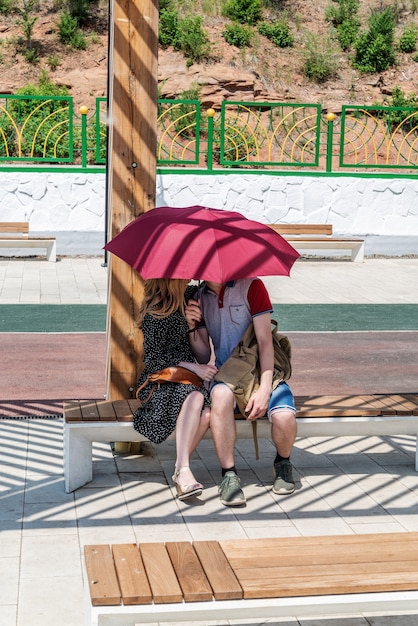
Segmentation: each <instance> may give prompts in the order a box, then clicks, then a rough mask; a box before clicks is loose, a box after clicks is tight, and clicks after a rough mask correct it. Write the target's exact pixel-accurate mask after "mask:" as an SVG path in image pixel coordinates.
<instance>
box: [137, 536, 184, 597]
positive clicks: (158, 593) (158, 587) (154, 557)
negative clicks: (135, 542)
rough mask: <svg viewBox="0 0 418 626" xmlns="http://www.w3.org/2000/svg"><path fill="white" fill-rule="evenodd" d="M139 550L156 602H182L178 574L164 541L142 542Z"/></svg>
mask: <svg viewBox="0 0 418 626" xmlns="http://www.w3.org/2000/svg"><path fill="white" fill-rule="evenodd" d="M139 551H140V553H141V556H142V561H143V563H144V566H145V571H146V573H147V577H148V581H149V584H150V587H151V591H152V595H153V598H154V602H155V603H156V604H166V603H170V602H182V600H183V594H182V592H181V588H180V585H179V582H178V580H177V576H176V574H175V571H174V569H173V566H172V564H171V561H170V557H169V556H168V553H167V550H166V547H165V545H164V544H162V543H141V544H140V546H139Z"/></svg>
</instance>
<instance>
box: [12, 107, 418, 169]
mask: <svg viewBox="0 0 418 626" xmlns="http://www.w3.org/2000/svg"><path fill="white" fill-rule="evenodd" d="M107 128H108V113H107V101H106V98H97V100H96V107H95V110H94V111H93V112H92V113H91V114H89V112H88V110H87V108H86V107H81V108H80V112H79V114H76V113H74V111H73V102H72V98H71V97H65V96H54V97H43V96H13V95H0V162H2V164H3V165H10V166H11V165H13V164H16V162H22V161H23V162H36V163H39V164H46V163H47V164H57V163H72V164H74V165H78V166H81V167H82V168H86V169H88V168H89V167H90V166H92V165H99V166H100V165H103V166H105V165H106V160H107V145H108V144H107ZM157 163H158V166H159V167H160V168H164V169H165V168H169V169H170V171H172V172H175V171H184V168H187V169H188V170H190V171H193V170H194V169H199V170H206V171H213V170H217V171H219V170H228V171H230V170H234V171H240V170H244V171H248V170H254V169H256V170H266V171H269V172H272V171H280V172H282V173H286V172H301V171H303V170H305V171H306V170H309V171H312V172H327V173H330V172H353V173H355V172H357V173H358V172H361V173H363V174H364V173H371V172H372V171H373V172H374V173H376V172H381V173H385V172H386V173H387V172H388V171H389V170H390V172H393V173H395V172H399V173H402V174H405V173H406V174H410V175H416V171H417V169H418V110H417V109H416V108H413V107H384V106H357V105H355V106H354V105H344V106H343V107H342V111H341V114H340V115H334V114H326V115H324V114H323V113H322V110H321V105H319V104H303V103H282V102H234V101H224V102H223V103H222V106H221V109H220V110H219V111H215V110H214V109H205V110H203V109H202V106H201V103H200V102H199V101H198V100H180V99H179V100H166V99H159V101H158V121H157ZM179 168H180V170H179Z"/></svg>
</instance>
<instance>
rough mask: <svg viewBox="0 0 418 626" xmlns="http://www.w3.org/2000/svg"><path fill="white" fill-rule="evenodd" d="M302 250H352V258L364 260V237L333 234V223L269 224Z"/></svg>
mask: <svg viewBox="0 0 418 626" xmlns="http://www.w3.org/2000/svg"><path fill="white" fill-rule="evenodd" d="M269 226H270V228H272V229H273V230H275V231H276V232H277V233H280V234H281V235H283V236H284V237H285V238H286V239H287V241H289V242H290V243H291V244H292V246H293V247H294V248H296V250H297V251H298V252H299V251H300V250H314V249H321V250H350V251H351V260H352V261H356V262H358V263H361V262H363V261H364V239H359V238H358V237H342V236H335V235H333V234H332V224H269Z"/></svg>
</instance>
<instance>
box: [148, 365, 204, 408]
mask: <svg viewBox="0 0 418 626" xmlns="http://www.w3.org/2000/svg"><path fill="white" fill-rule="evenodd" d="M164 383H182V384H183V385H196V387H203V380H202V379H201V378H200V376H198V375H197V374H195V373H194V372H191V371H190V370H188V369H187V368H186V367H178V366H176V367H165V368H164V369H163V370H159V371H158V372H153V373H152V374H148V376H147V378H146V379H145V382H143V383H142V385H140V386H139V387H138V389H137V390H136V397H137V400H139V392H140V391H141V389H143V388H144V387H146V386H147V385H149V384H152V387H151V390H150V392H149V394H148V396H147V398H146V399H145V400H141V401H140V402H141V405H142V406H143V405H144V404H146V403H147V402H148V400H149V399H150V398H151V396H152V394H153V393H154V391H155V389H156V388H157V387H159V385H160V384H164Z"/></svg>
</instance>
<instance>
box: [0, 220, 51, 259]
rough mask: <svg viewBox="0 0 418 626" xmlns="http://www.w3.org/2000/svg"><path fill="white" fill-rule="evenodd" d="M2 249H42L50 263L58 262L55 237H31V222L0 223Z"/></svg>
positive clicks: (0, 245)
mask: <svg viewBox="0 0 418 626" xmlns="http://www.w3.org/2000/svg"><path fill="white" fill-rule="evenodd" d="M0 247H2V248H42V249H45V250H46V255H47V259H48V261H51V262H52V263H55V261H56V260H57V242H56V239H55V237H42V236H37V235H29V222H0Z"/></svg>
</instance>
